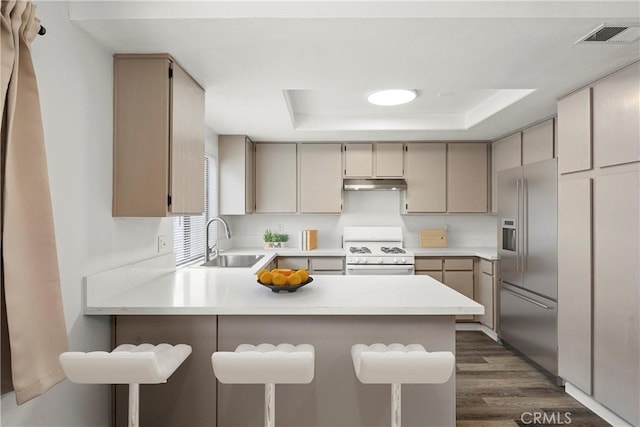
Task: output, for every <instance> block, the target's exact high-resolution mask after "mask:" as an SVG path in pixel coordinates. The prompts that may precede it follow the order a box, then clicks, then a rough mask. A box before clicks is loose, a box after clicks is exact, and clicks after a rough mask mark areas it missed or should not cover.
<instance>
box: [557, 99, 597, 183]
mask: <svg viewBox="0 0 640 427" xmlns="http://www.w3.org/2000/svg"><path fill="white" fill-rule="evenodd" d="M589 169H591V88H590V87H588V88H585V89H582V90H581V91H579V92H576V93H574V94H572V95H569V96H567V97H566V98H562V99H561V100H559V101H558V171H559V172H560V173H561V174H565V173H570V172H579V171H584V170H589Z"/></svg>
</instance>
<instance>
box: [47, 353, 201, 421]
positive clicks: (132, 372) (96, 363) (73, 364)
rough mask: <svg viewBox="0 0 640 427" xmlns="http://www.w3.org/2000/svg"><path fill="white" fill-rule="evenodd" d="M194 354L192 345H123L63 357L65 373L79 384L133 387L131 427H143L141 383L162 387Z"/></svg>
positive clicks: (131, 388)
mask: <svg viewBox="0 0 640 427" xmlns="http://www.w3.org/2000/svg"><path fill="white" fill-rule="evenodd" d="M190 354H191V346H190V345H186V344H178V345H176V346H173V345H169V344H159V345H152V344H140V345H138V346H136V345H132V344H122V345H120V346H118V347H116V348H115V349H114V350H113V351H112V352H111V353H107V352H106V351H92V352H89V353H83V352H78V351H69V352H66V353H62V354H61V355H60V357H59V359H60V364H61V365H62V369H63V370H64V373H65V374H66V375H67V378H69V379H70V380H71V381H73V382H74V383H79V384H129V417H128V418H129V422H128V425H129V427H138V426H139V421H138V420H139V416H138V415H139V414H138V409H139V399H138V398H139V394H140V384H159V383H165V382H167V379H168V378H169V377H170V376H171V375H172V374H173V373H174V372H175V370H176V369H178V367H179V366H180V365H181V364H182V362H184V360H185V359H186V358H187V357H188V356H189V355H190Z"/></svg>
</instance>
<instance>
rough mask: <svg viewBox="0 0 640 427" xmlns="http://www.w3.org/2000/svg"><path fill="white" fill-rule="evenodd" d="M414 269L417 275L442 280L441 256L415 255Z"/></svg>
mask: <svg viewBox="0 0 640 427" xmlns="http://www.w3.org/2000/svg"><path fill="white" fill-rule="evenodd" d="M415 262H416V264H415V270H416V274H418V275H425V276H429V277H433V278H434V279H436V280H437V281H438V282H442V258H419V257H416V261H415Z"/></svg>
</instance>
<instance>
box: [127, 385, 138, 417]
mask: <svg viewBox="0 0 640 427" xmlns="http://www.w3.org/2000/svg"><path fill="white" fill-rule="evenodd" d="M139 396H140V385H139V384H129V427H138V426H139V425H140V423H139V421H138V409H139V400H138V397H139Z"/></svg>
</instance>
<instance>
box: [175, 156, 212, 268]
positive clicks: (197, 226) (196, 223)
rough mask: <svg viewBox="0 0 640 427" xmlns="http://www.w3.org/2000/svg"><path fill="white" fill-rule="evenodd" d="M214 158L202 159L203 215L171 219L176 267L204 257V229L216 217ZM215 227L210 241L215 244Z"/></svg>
mask: <svg viewBox="0 0 640 427" xmlns="http://www.w3.org/2000/svg"><path fill="white" fill-rule="evenodd" d="M217 172H218V171H217V163H216V159H215V157H209V156H205V158H204V215H186V216H177V217H174V219H173V252H174V253H175V254H176V266H179V265H183V264H187V263H189V262H191V261H195V260H197V259H198V258H202V257H204V247H205V242H206V240H205V227H206V224H207V222H209V220H210V219H211V218H213V217H215V216H217V215H218V204H217V194H218V173H217ZM216 230H217V228H216V227H211V232H210V235H209V236H210V239H211V240H210V241H212V242H215V241H216V238H217V235H216Z"/></svg>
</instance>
